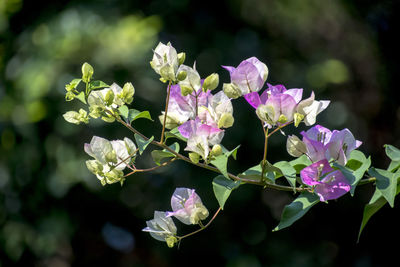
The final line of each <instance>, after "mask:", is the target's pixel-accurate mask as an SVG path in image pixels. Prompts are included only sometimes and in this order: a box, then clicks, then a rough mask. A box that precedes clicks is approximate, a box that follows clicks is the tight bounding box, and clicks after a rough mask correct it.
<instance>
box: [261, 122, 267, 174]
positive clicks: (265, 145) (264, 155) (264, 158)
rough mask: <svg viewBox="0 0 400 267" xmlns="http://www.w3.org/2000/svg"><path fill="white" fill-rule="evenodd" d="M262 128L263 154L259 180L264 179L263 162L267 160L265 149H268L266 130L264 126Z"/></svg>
mask: <svg viewBox="0 0 400 267" xmlns="http://www.w3.org/2000/svg"><path fill="white" fill-rule="evenodd" d="M261 124H262V123H261ZM262 127H263V131H264V154H263V160H262V166H261V179H262V178H263V177H264V173H265V161H266V159H267V147H268V128H267V129H265V128H264V125H262Z"/></svg>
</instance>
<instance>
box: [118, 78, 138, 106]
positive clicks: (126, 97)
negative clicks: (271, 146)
mask: <svg viewBox="0 0 400 267" xmlns="http://www.w3.org/2000/svg"><path fill="white" fill-rule="evenodd" d="M134 94H135V87H133V85H132V83H125V84H124V87H123V88H122V92H121V94H120V97H121V98H122V101H123V102H124V103H126V104H130V103H132V101H133V95H134Z"/></svg>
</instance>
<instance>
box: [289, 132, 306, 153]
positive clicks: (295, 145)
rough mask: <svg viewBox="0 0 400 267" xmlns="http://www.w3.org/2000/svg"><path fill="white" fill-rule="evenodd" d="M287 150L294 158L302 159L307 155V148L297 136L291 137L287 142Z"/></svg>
mask: <svg viewBox="0 0 400 267" xmlns="http://www.w3.org/2000/svg"><path fill="white" fill-rule="evenodd" d="M286 150H287V152H288V153H289V155H291V156H293V157H300V156H301V155H303V154H306V153H307V146H306V144H304V142H303V141H301V140H300V138H298V137H297V136H296V135H290V136H288V138H287V141H286Z"/></svg>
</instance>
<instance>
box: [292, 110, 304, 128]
mask: <svg viewBox="0 0 400 267" xmlns="http://www.w3.org/2000/svg"><path fill="white" fill-rule="evenodd" d="M293 117H294V126H296V127H297V126H299V124H300V122H301V121H302V120H303V119H304V115H303V114H300V113H294V116H293Z"/></svg>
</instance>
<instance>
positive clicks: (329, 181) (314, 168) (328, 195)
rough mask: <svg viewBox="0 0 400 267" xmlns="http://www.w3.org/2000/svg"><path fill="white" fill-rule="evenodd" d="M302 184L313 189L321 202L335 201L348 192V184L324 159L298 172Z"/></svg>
mask: <svg viewBox="0 0 400 267" xmlns="http://www.w3.org/2000/svg"><path fill="white" fill-rule="evenodd" d="M300 177H301V180H302V181H303V183H305V184H307V185H310V186H313V187H315V192H316V193H317V194H318V195H319V197H320V200H321V201H327V200H330V199H337V198H339V197H341V196H343V195H344V194H346V193H347V192H349V191H350V184H349V182H348V181H347V180H346V178H345V177H344V175H343V174H342V173H341V172H340V171H339V170H334V169H333V168H332V167H331V166H330V165H329V162H328V161H327V160H326V159H323V160H320V161H318V162H315V163H313V164H311V165H310V166H308V167H306V168H304V169H303V170H302V171H301V172H300Z"/></svg>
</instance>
